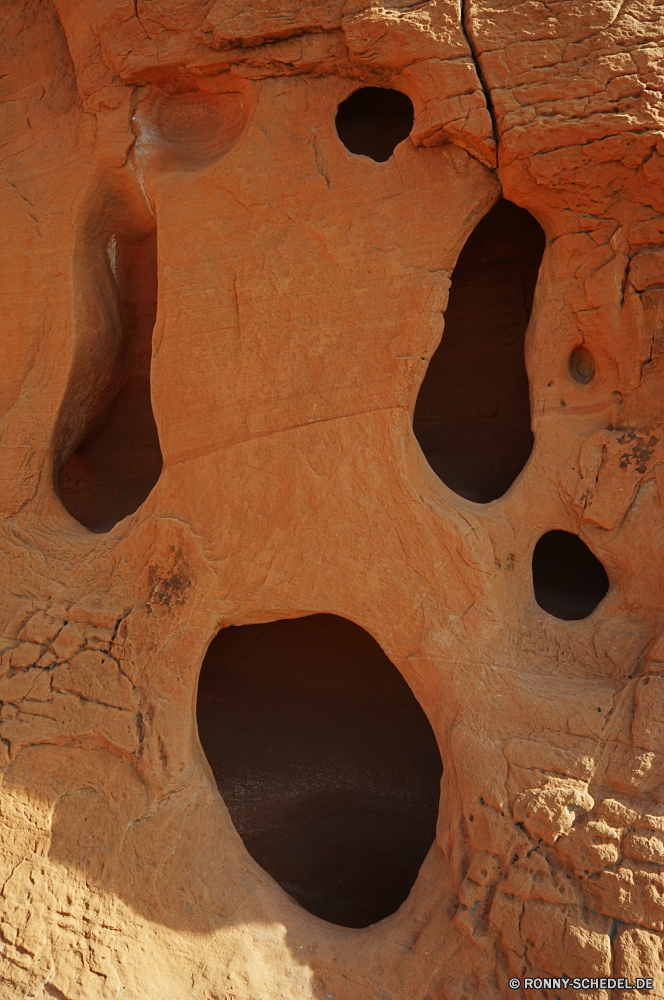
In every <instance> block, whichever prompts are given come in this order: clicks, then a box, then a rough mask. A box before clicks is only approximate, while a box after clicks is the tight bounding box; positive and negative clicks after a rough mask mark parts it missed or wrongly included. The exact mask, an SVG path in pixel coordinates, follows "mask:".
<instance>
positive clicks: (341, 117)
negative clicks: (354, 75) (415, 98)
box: [336, 87, 415, 163]
mask: <svg viewBox="0 0 664 1000" xmlns="http://www.w3.org/2000/svg"><path fill="white" fill-rule="evenodd" d="M414 117H415V114H414V111H413V102H412V101H411V99H410V98H409V97H406V95H405V94H402V93H401V91H399V90H388V89H387V88H385V87H362V89H361V90H356V91H355V93H354V94H351V95H350V97H348V98H346V100H345V101H342V102H341V104H340V105H339V110H338V111H337V118H336V125H337V135H338V136H339V138H340V139H341V141H342V142H343V144H344V146H345V147H346V149H347V150H349V151H350V152H351V153H356V154H358V155H361V156H370V157H371V159H372V160H376V161H377V162H378V163H383V162H384V161H385V160H389V158H390V156H391V155H392V153H393V152H394V150H395V148H396V146H398V145H399V143H400V142H403V140H404V139H406V138H407V137H408V136H409V135H410V130H411V129H412V127H413V121H414Z"/></svg>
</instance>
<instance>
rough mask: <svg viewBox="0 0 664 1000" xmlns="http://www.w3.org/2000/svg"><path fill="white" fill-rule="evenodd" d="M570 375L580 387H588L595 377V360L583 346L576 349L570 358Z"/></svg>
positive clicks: (580, 345)
mask: <svg viewBox="0 0 664 1000" xmlns="http://www.w3.org/2000/svg"><path fill="white" fill-rule="evenodd" d="M569 373H570V375H571V376H572V378H573V379H574V381H575V382H578V383H579V385H588V383H589V382H592V380H593V379H594V377H595V359H594V357H593V356H592V354H591V353H590V351H589V350H588V348H587V347H584V346H583V344H579V346H578V347H575V348H574V350H573V351H572V353H571V354H570V356H569Z"/></svg>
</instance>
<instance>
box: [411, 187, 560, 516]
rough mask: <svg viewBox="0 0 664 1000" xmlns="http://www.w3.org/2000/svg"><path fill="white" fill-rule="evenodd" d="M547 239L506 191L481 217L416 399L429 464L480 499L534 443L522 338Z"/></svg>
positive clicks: (501, 484)
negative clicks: (438, 340)
mask: <svg viewBox="0 0 664 1000" xmlns="http://www.w3.org/2000/svg"><path fill="white" fill-rule="evenodd" d="M544 246H545V237H544V232H543V230H542V228H541V226H540V224H539V223H538V222H537V220H536V219H534V218H533V216H532V215H531V214H530V213H529V212H527V211H526V210H525V209H523V208H519V207H518V206H517V205H514V204H513V203H512V202H509V201H506V200H505V199H503V198H501V199H500V200H499V201H498V202H497V203H496V204H495V205H494V206H493V208H492V209H491V210H490V211H489V212H488V213H487V214H486V215H485V216H484V218H483V219H481V220H480V221H479V222H478V224H477V226H476V227H475V229H474V230H473V232H472V233H471V234H470V236H469V237H468V240H467V242H466V245H465V246H464V248H463V250H462V251H461V253H460V254H459V259H458V261H457V264H456V266H455V268H454V271H453V273H452V286H451V288H450V297H449V302H448V306H447V309H446V312H445V332H444V334H443V338H442V340H441V342H440V345H439V347H438V349H437V350H436V351H435V353H434V355H433V357H432V358H431V361H430V362H429V366H428V369H427V372H426V375H425V377H424V380H423V382H422V386H421V388H420V392H419V395H418V397H417V403H416V406H415V413H414V417H413V430H414V432H415V436H416V438H417V440H418V441H419V444H420V447H421V448H422V451H423V452H424V455H425V456H426V459H427V461H428V462H429V465H430V466H431V468H432V469H433V471H434V472H435V473H436V475H437V476H438V477H439V478H440V479H442V480H443V482H444V483H445V484H446V485H447V486H449V488H450V489H451V490H454V492H455V493H458V494H459V495H460V496H462V497H465V498H466V499H468V500H474V501H476V502H477V503H488V502H489V501H491V500H496V499H497V498H498V497H500V496H502V495H503V493H505V492H506V490H508V489H509V487H510V486H511V485H512V483H513V482H514V480H515V479H516V477H517V476H518V475H519V473H520V472H521V469H522V468H523V466H524V465H525V464H526V462H527V461H528V457H529V455H530V452H531V450H532V446H533V435H532V431H531V429H530V399H529V387H528V376H527V374H526V365H525V359H524V340H525V335H526V329H527V326H528V321H529V319H530V313H531V310H532V305H533V296H534V294H535V285H536V284H537V275H538V271H539V266H540V263H541V260H542V255H543V253H544Z"/></svg>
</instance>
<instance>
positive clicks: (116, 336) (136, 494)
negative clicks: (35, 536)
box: [58, 221, 163, 532]
mask: <svg viewBox="0 0 664 1000" xmlns="http://www.w3.org/2000/svg"><path fill="white" fill-rule="evenodd" d="M98 242H99V243H100V245H99V246H98V247H97V248H96V256H97V257H98V259H99V261H100V262H101V263H100V266H99V267H98V268H97V270H96V272H95V273H97V274H99V275H100V276H101V278H102V279H103V280H100V283H99V284H100V287H99V288H98V289H92V290H91V294H92V295H95V294H97V295H98V297H99V300H100V301H103V302H104V307H103V311H104V315H105V317H106V323H107V329H106V331H104V332H105V335H106V339H107V341H108V342H113V343H114V344H115V346H114V348H113V349H112V352H111V351H109V353H108V354H107V355H105V356H104V360H99V361H98V362H97V363H98V367H99V369H100V370H99V371H98V372H96V373H95V372H94V371H89V370H88V371H86V375H88V377H89V378H90V383H91V385H94V383H95V382H102V380H103V383H104V386H105V387H104V389H103V391H102V392H101V394H100V395H99V398H97V399H96V401H95V404H94V406H93V407H91V412H90V413H89V414H88V417H87V418H86V420H85V424H84V428H83V431H82V433H81V435H80V437H79V440H78V443H77V444H76V447H75V450H74V451H73V454H71V455H70V457H69V459H68V460H67V462H66V464H65V465H64V467H63V468H62V470H61V472H60V474H59V477H58V492H59V494H60V499H61V500H62V503H63V504H64V506H65V507H66V509H67V510H68V511H69V513H70V514H71V515H72V516H73V517H75V518H76V520H77V521H79V522H80V523H81V524H83V525H84V526H85V527H86V528H89V529H90V530H91V531H94V532H104V531H109V530H110V529H111V528H112V527H113V525H114V524H116V523H117V522H118V521H120V520H121V519H122V518H123V517H126V516H127V515H128V514H132V513H134V511H136V510H137V509H138V508H139V507H140V506H141V504H142V503H143V502H144V501H145V500H146V498H147V496H148V494H149V493H150V491H151V490H152V489H153V487H154V486H155V484H156V482H157V480H158V479H159V475H160V473H161V469H162V464H163V461H162V454H161V449H160V446H159V436H158V433H157V426H156V423H155V419H154V414H153V411H152V402H151V394H150V367H151V360H152V330H153V327H154V323H155V317H156V313H157V234H156V230H155V229H154V227H153V228H151V229H150V230H148V231H147V232H145V231H142V232H140V233H136V232H135V231H132V230H131V228H128V227H127V226H126V225H124V224H122V221H120V224H119V225H117V226H114V227H112V228H111V229H110V230H109V229H107V230H106V231H105V232H104V234H103V238H100V240H99V241H98ZM91 270H92V271H94V268H91ZM99 339H102V338H101V335H100V337H99ZM102 369H103V371H102ZM91 391H93V390H91Z"/></svg>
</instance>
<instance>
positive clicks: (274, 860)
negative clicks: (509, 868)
mask: <svg viewBox="0 0 664 1000" xmlns="http://www.w3.org/2000/svg"><path fill="white" fill-rule="evenodd" d="M197 718H198V733H199V737H200V741H201V744H202V747H203V750H204V751H205V754H206V756H207V759H208V762H209V764H210V766H211V768H212V771H213V774H214V777H215V779H216V782H217V786H218V788H219V791H220V792H221V794H222V796H223V798H224V801H225V803H226V805H227V807H228V810H229V812H230V814H231V818H232V820H233V822H234V824H235V827H236V829H237V831H238V833H239V834H240V836H241V837H242V839H243V841H244V843H245V846H246V848H247V850H248V851H249V853H250V854H251V855H252V857H253V858H254V860H255V861H257V862H258V864H260V865H261V866H262V867H263V868H264V869H265V870H266V871H267V872H269V873H270V875H272V876H273V878H274V879H275V880H276V881H277V882H278V883H279V884H280V885H281V886H282V887H283V888H284V889H285V890H286V892H288V893H290V895H291V896H293V897H294V898H295V899H296V900H297V901H298V902H299V903H300V904H301V905H302V906H303V907H305V908H306V909H307V910H309V911H310V912H311V913H314V914H316V915H317V916H319V917H322V918H324V919H325V920H328V921H330V922H331V923H336V924H341V925H344V926H347V927H364V926H366V925H367V924H370V923H374V922H375V921H377V920H380V919H382V918H383V917H386V916H388V915H389V914H390V913H393V912H394V911H395V910H396V909H398V907H399V906H400V905H401V903H402V902H403V901H404V899H405V898H406V896H407V895H408V893H409V892H410V890H411V888H412V885H413V883H414V881H415V879H416V877H417V873H418V871H419V868H420V866H421V864H422V862H423V861H424V858H425V856H426V854H427V852H428V850H429V848H430V847H431V845H432V843H433V841H434V839H435V833H436V818H437V815H438V799H439V791H440V776H441V771H442V764H441V759H440V753H439V751H438V746H437V743H436V739H435V737H434V734H433V731H432V729H431V726H430V725H429V722H428V720H427V717H426V715H425V714H424V712H423V710H422V708H421V707H420V705H419V704H418V702H417V700H416V698H415V696H414V695H413V693H412V692H411V690H410V688H409V687H408V685H407V684H406V682H405V680H404V679H403V677H402V676H401V674H400V673H399V671H398V670H397V669H396V667H395V666H394V665H393V664H392V663H391V662H390V660H389V659H388V658H387V656H386V655H385V653H384V652H383V650H382V649H381V648H380V646H379V645H378V643H377V642H376V641H375V639H373V638H372V637H371V636H370V635H369V634H368V633H367V632H365V631H364V630H363V629H362V628H360V627H359V625H356V624H354V623H353V622H350V621H347V620H346V619H345V618H339V617H337V616H336V615H312V616H311V617H308V618H298V619H295V620H292V621H277V622H271V623H269V624H266V625H243V626H241V627H239V628H237V627H235V628H233V627H232V628H227V629H224V630H223V631H222V632H220V633H219V635H217V637H216V638H215V639H214V640H213V641H212V643H211V644H210V647H209V649H208V652H207V654H206V657H205V661H204V663H203V668H202V671H201V676H200V681H199V687H198V705H197Z"/></svg>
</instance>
